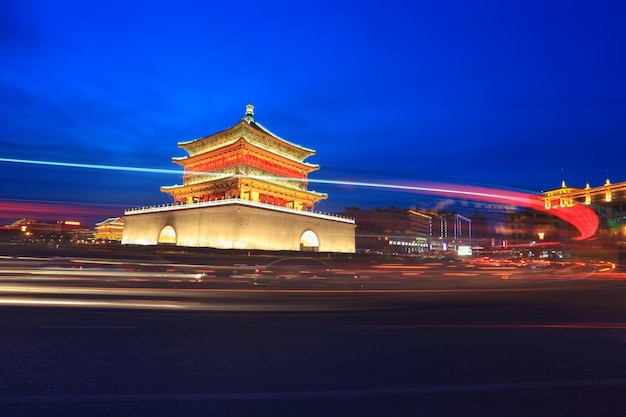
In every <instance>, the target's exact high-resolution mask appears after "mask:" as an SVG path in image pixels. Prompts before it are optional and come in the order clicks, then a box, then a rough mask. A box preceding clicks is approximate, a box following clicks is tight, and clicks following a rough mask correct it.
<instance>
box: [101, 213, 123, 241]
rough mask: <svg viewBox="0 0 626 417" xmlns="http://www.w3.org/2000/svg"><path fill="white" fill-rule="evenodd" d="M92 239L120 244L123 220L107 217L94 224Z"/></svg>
mask: <svg viewBox="0 0 626 417" xmlns="http://www.w3.org/2000/svg"><path fill="white" fill-rule="evenodd" d="M95 229H96V231H95V234H94V239H95V240H96V241H99V242H121V241H122V237H123V235H124V219H122V218H121V217H109V218H108V219H106V220H104V221H101V222H100V223H96V227H95Z"/></svg>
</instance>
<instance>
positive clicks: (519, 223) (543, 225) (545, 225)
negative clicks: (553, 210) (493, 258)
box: [504, 209, 578, 245]
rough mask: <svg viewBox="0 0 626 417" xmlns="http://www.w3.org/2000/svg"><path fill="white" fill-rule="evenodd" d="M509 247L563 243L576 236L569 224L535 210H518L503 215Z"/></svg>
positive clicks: (574, 230)
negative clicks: (540, 243)
mask: <svg viewBox="0 0 626 417" xmlns="http://www.w3.org/2000/svg"><path fill="white" fill-rule="evenodd" d="M504 221H505V225H506V230H507V231H508V235H507V241H508V244H509V245H530V244H534V243H536V242H542V241H544V242H564V241H567V240H570V239H572V238H574V237H576V236H577V235H578V233H577V232H576V229H575V228H574V227H573V226H572V225H570V224H569V223H567V222H565V221H563V220H561V219H559V218H558V217H556V216H553V215H551V214H549V213H543V212H540V211H536V210H530V209H525V210H520V211H517V212H513V213H506V214H505V215H504Z"/></svg>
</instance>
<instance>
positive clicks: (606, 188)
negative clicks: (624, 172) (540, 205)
mask: <svg viewBox="0 0 626 417" xmlns="http://www.w3.org/2000/svg"><path fill="white" fill-rule="evenodd" d="M541 198H542V199H543V201H544V206H545V208H546V210H549V211H555V210H558V209H560V208H564V207H572V206H574V205H575V204H582V205H586V206H589V207H591V208H592V209H593V210H594V211H595V212H596V214H597V215H598V218H599V219H600V227H599V229H598V235H599V236H603V237H619V238H623V237H625V236H626V182H621V183H616V184H612V183H611V181H610V180H609V179H608V178H607V179H606V181H605V182H604V184H603V185H601V186H598V187H591V186H590V185H589V183H587V184H585V187H584V188H574V187H568V186H567V185H566V184H565V181H564V180H563V181H562V182H561V187H560V188H556V189H554V190H549V191H545V192H544V193H543V195H542V196H541Z"/></svg>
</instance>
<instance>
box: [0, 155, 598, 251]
mask: <svg viewBox="0 0 626 417" xmlns="http://www.w3.org/2000/svg"><path fill="white" fill-rule="evenodd" d="M0 162H7V163H17V164H35V165H47V166H59V167H67V168H83V169H101V170H110V171H127V172H141V173H150V174H169V175H173V174H176V175H181V174H183V173H182V172H181V171H180V170H173V169H155V168H136V167H128V166H119V165H98V164H79V163H72V162H55V161H37V160H32V159H13V158H0ZM184 175H185V176H189V175H203V176H207V177H209V176H212V177H215V178H221V177H226V176H231V175H224V174H216V173H206V172H185V173H184ZM232 176H241V177H245V178H254V179H259V180H264V181H268V180H270V181H289V182H294V181H295V182H305V183H315V184H328V185H339V186H351V187H362V188H376V189H385V190H395V191H408V192H415V193H420V194H429V195H436V196H445V197H456V198H464V199H469V200H474V201H483V202H493V203H501V204H508V205H513V206H517V207H523V208H528V209H532V210H536V211H540V212H544V213H549V214H552V215H554V216H556V217H558V218H560V219H561V220H563V221H565V222H567V223H569V224H571V225H572V226H574V227H575V228H576V230H578V232H579V233H580V235H579V236H577V237H576V238H575V240H584V239H588V238H590V237H592V236H593V235H594V234H595V232H596V230H597V229H598V226H599V224H600V221H599V219H598V216H597V215H596V213H595V211H593V209H591V208H589V207H586V206H583V205H580V204H575V205H573V206H572V207H559V208H558V209H552V210H549V209H546V208H545V205H544V202H543V200H541V198H540V196H539V195H537V194H532V193H523V192H519V191H511V190H504V189H498V188H487V187H476V186H463V185H455V184H436V183H375V182H361V181H345V180H324V179H298V178H286V177H279V176H258V175H240V174H237V175H235V174H233V175H232Z"/></svg>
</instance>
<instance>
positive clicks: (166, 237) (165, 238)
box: [159, 226, 176, 244]
mask: <svg viewBox="0 0 626 417" xmlns="http://www.w3.org/2000/svg"><path fill="white" fill-rule="evenodd" d="M159 243H169V244H176V230H174V228H173V227H172V226H165V227H164V228H163V229H161V233H159Z"/></svg>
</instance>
